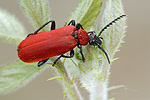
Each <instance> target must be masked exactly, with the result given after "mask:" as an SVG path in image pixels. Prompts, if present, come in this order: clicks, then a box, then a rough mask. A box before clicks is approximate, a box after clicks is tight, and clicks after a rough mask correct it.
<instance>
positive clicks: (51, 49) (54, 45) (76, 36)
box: [17, 15, 126, 67]
mask: <svg viewBox="0 0 150 100" xmlns="http://www.w3.org/2000/svg"><path fill="white" fill-rule="evenodd" d="M124 16H126V15H121V16H119V17H118V18H116V19H115V20H113V21H112V22H110V23H109V24H108V25H106V26H105V27H104V28H103V29H102V30H101V31H100V33H99V34H98V36H96V35H95V34H94V31H90V32H86V31H85V30H84V29H83V27H82V25H81V24H80V23H77V24H76V25H75V21H74V20H71V21H70V22H69V24H68V25H67V26H64V27H61V28H58V29H55V21H54V20H51V21H48V22H47V23H45V24H44V25H43V26H41V27H40V28H39V29H38V30H36V31H35V32H34V33H31V34H29V35H28V36H27V37H26V38H25V39H24V40H23V41H22V42H21V43H20V44H19V45H18V48H17V51H18V57H19V58H20V59H21V60H22V61H24V62H27V63H32V62H38V67H40V66H42V65H43V64H44V63H46V62H47V60H48V59H49V58H50V57H54V56H58V55H60V56H59V57H58V58H57V59H56V60H55V61H54V63H53V66H54V65H55V64H56V62H57V61H58V60H59V59H60V58H61V57H64V58H72V57H73V56H74V50H73V49H74V48H75V47H76V46H77V47H78V48H79V49H80V53H81V56H82V60H83V62H84V61H85V58H84V55H83V53H82V45H87V44H88V43H89V44H90V45H94V46H98V48H99V49H101V50H102V51H103V52H104V54H105V55H106V58H107V60H108V63H110V60H109V57H108V55H107V53H106V52H105V50H104V49H103V48H102V47H101V44H102V41H101V38H100V35H101V33H102V32H103V31H104V30H105V29H107V28H108V27H109V26H110V25H112V24H113V23H115V22H116V21H117V20H118V19H121V18H122V17H124ZM49 23H52V24H51V31H46V32H39V31H40V30H41V29H42V28H44V27H45V26H46V25H47V24H49ZM68 51H70V56H65V55H64V53H66V52H68Z"/></svg>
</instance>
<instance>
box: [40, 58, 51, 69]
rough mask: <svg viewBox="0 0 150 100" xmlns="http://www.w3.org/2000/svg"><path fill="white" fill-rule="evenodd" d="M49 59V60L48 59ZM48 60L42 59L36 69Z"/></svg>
mask: <svg viewBox="0 0 150 100" xmlns="http://www.w3.org/2000/svg"><path fill="white" fill-rule="evenodd" d="M48 59H49V58H48ZM48 59H44V60H42V61H39V62H38V67H40V66H42V65H43V64H45V63H46V62H47V60H48Z"/></svg>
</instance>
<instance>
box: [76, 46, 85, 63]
mask: <svg viewBox="0 0 150 100" xmlns="http://www.w3.org/2000/svg"><path fill="white" fill-rule="evenodd" d="M77 46H78V48H79V49H80V53H81V56H82V61H83V62H85V58H84V55H83V53H82V46H81V45H80V44H79V43H78V45H77Z"/></svg>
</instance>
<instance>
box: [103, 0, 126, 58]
mask: <svg viewBox="0 0 150 100" xmlns="http://www.w3.org/2000/svg"><path fill="white" fill-rule="evenodd" d="M123 14H124V10H123V6H122V2H121V0H107V2H106V9H105V10H104V14H103V15H102V21H101V26H102V27H104V26H105V25H107V24H108V23H109V22H111V21H112V20H114V19H115V18H117V17H119V16H121V15H123ZM125 20H126V17H124V18H122V19H119V20H118V21H116V23H114V24H113V25H112V26H110V27H109V28H107V29H106V30H105V31H104V32H103V33H102V37H103V38H104V46H105V48H106V50H108V52H110V53H109V54H110V55H111V56H112V57H113V56H114V54H115V51H118V49H119V47H120V45H121V43H123V42H122V41H123V38H124V36H125V34H124V33H125V32H126V31H125V29H126V27H127V26H126V21H125ZM112 57H111V58H112Z"/></svg>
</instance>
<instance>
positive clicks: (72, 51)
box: [52, 50, 74, 66]
mask: <svg viewBox="0 0 150 100" xmlns="http://www.w3.org/2000/svg"><path fill="white" fill-rule="evenodd" d="M73 56H74V50H71V51H70V56H65V55H63V54H62V55H60V56H59V57H58V58H57V59H56V60H55V61H54V63H53V65H52V66H54V65H55V64H56V62H57V61H58V60H59V59H60V58H61V57H64V58H72V57H73Z"/></svg>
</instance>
